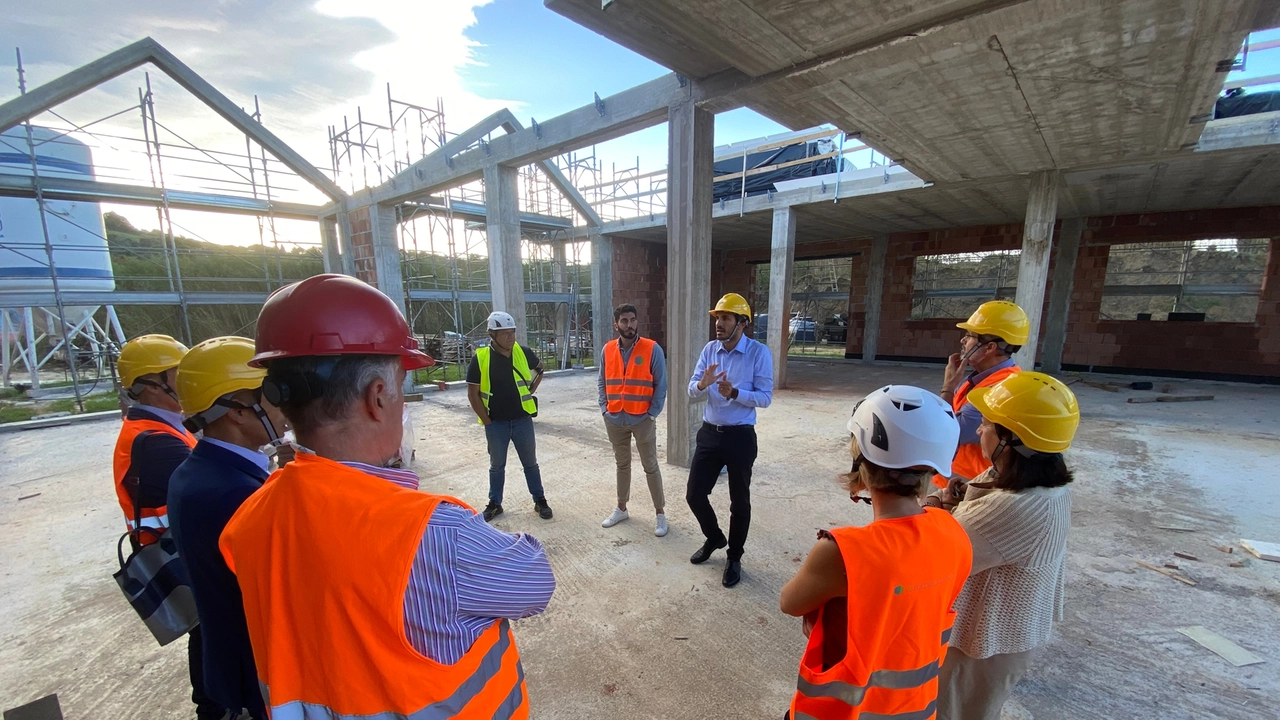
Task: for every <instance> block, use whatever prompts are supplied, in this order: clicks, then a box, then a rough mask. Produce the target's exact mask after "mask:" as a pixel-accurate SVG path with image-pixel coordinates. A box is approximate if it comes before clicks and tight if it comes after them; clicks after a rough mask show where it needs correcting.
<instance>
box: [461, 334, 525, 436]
mask: <svg viewBox="0 0 1280 720" xmlns="http://www.w3.org/2000/svg"><path fill="white" fill-rule="evenodd" d="M491 352H493V350H492V348H488V347H482V348H477V349H476V362H477V363H479V365H480V402H482V403H484V409H485V410H486V411H487V410H488V409H489V399H490V398H492V397H493V385H492V384H491V382H490V380H489V364H490V360H491V359H492V356H491V355H490V354H489V353H491ZM532 373H533V371H532V370H530V369H529V359H528V358H526V357H525V355H524V350H522V349H520V343H516V344H515V345H513V346H511V377H512V379H513V380H515V381H516V392H517V393H519V394H520V407H521V408H523V409H524V411H525V412H526V413H528V414H529V415H530V416H532V415H533V414H534V413H536V412H538V405H537V403H535V402H534V401H533V393H532V392H530V390H529V383H528V382H527V381H526V380H525V378H530V379H532V377H533V374H532ZM522 374H523V376H522ZM476 422H481V420H480V418H476Z"/></svg>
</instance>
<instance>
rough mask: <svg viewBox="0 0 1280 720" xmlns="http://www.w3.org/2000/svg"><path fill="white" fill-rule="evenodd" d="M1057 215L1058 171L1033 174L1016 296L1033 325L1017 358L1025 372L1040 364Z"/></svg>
mask: <svg viewBox="0 0 1280 720" xmlns="http://www.w3.org/2000/svg"><path fill="white" fill-rule="evenodd" d="M1057 213H1058V171H1057V170H1044V171H1041V172H1037V173H1033V174H1032V175H1031V186H1030V188H1029V190H1028V192H1027V219H1026V220H1025V221H1024V222H1023V225H1022V257H1021V259H1020V261H1019V263H1018V292H1017V295H1016V296H1015V302H1017V303H1018V306H1019V307H1021V308H1022V310H1023V311H1024V312H1026V313H1027V319H1029V320H1030V321H1031V332H1030V333H1029V334H1028V335H1027V342H1026V344H1025V345H1023V346H1022V349H1021V350H1019V351H1018V352H1017V353H1015V354H1014V359H1015V360H1016V361H1017V363H1018V367H1020V368H1022V369H1024V370H1031V369H1032V368H1034V367H1035V363H1036V343H1037V342H1038V341H1039V339H1040V318H1041V316H1042V315H1043V314H1044V290H1045V285H1047V284H1048V282H1049V258H1050V257H1051V256H1052V253H1051V252H1050V251H1051V250H1052V248H1053V222H1054V218H1055V217H1056V216H1057Z"/></svg>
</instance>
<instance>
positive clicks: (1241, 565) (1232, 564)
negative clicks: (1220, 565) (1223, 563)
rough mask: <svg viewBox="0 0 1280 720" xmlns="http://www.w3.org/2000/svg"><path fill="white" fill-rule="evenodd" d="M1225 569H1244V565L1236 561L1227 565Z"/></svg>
mask: <svg viewBox="0 0 1280 720" xmlns="http://www.w3.org/2000/svg"><path fill="white" fill-rule="evenodd" d="M1227 567H1244V563H1242V562H1240V561H1239V560H1236V561H1235V562H1229V563H1227Z"/></svg>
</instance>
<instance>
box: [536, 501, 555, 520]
mask: <svg viewBox="0 0 1280 720" xmlns="http://www.w3.org/2000/svg"><path fill="white" fill-rule="evenodd" d="M533 509H534V510H536V511H537V513H538V517H540V518H542V519H543V520H550V519H551V506H550V505H548V504H547V499H546V498H544V497H541V498H538V499H536V500H534V501H533Z"/></svg>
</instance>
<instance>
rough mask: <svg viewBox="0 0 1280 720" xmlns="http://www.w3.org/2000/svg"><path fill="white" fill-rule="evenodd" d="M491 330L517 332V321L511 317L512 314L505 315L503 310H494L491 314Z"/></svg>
mask: <svg viewBox="0 0 1280 720" xmlns="http://www.w3.org/2000/svg"><path fill="white" fill-rule="evenodd" d="M489 329H490V330H515V329H516V319H515V318H513V317H511V314H510V313H504V312H502V311H501V310H494V311H493V312H491V313H489Z"/></svg>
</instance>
